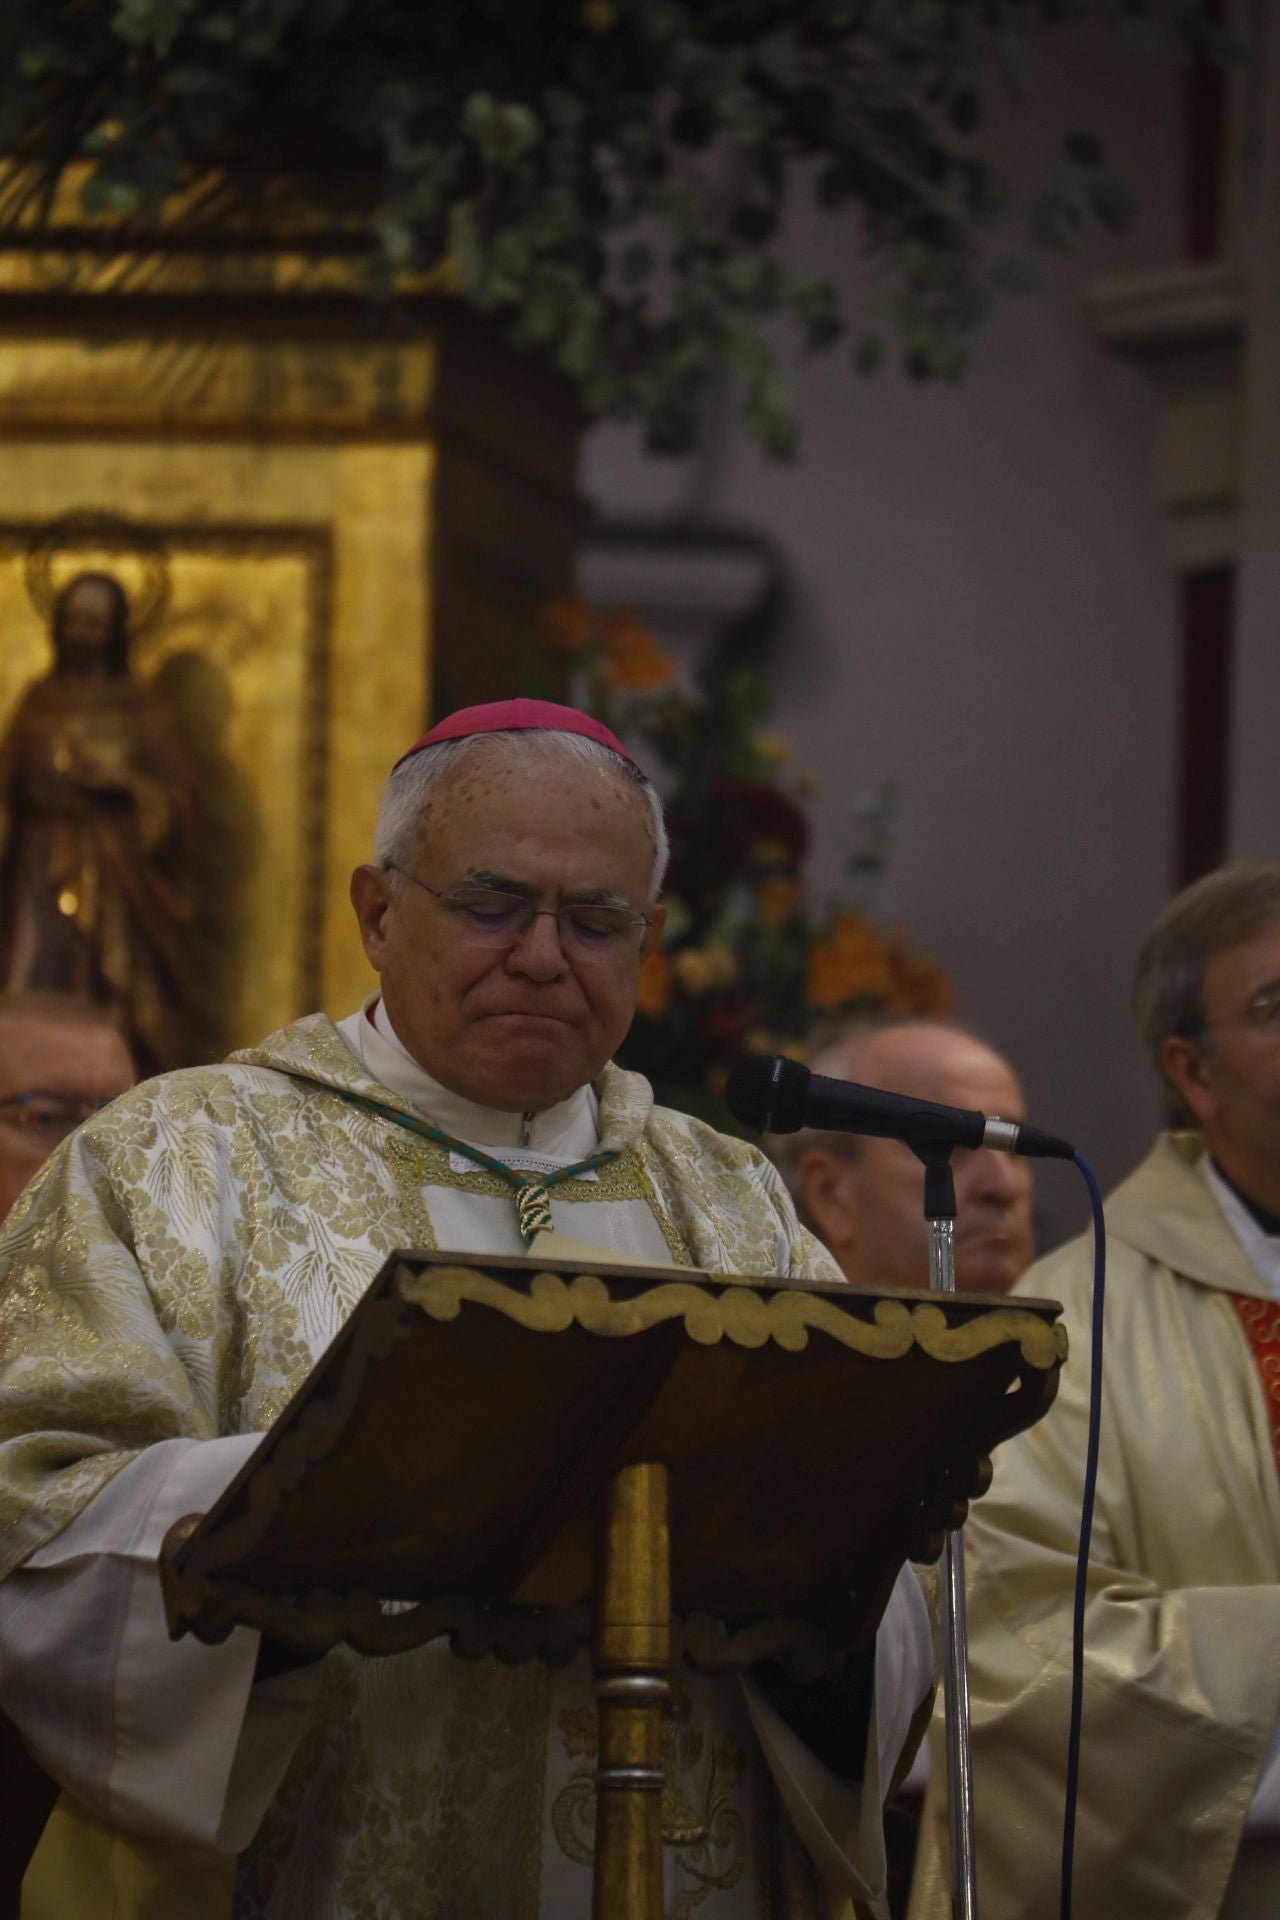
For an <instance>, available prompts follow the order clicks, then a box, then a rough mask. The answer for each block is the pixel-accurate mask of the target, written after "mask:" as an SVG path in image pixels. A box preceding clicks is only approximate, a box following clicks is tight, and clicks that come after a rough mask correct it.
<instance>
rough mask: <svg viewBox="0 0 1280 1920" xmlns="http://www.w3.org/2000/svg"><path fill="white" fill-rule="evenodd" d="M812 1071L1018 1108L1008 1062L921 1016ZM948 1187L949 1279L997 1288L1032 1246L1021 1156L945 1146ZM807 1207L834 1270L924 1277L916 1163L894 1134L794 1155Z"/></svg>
mask: <svg viewBox="0 0 1280 1920" xmlns="http://www.w3.org/2000/svg"><path fill="white" fill-rule="evenodd" d="M818 1070H819V1071H820V1072H823V1073H826V1074H830V1075H832V1076H833V1077H836V1078H843V1079H850V1080H859V1081H861V1082H862V1083H863V1084H864V1085H866V1086H876V1087H886V1088H888V1089H889V1090H890V1091H892V1092H895V1093H905V1094H909V1095H911V1096H912V1097H913V1098H915V1099H918V1100H936V1101H941V1102H942V1103H943V1104H944V1105H946V1106H951V1107H977V1108H978V1109H979V1110H980V1111H981V1112H983V1113H986V1114H999V1115H1000V1117H1001V1118H1002V1119H1005V1120H1021V1119H1023V1118H1024V1117H1025V1111H1026V1109H1025V1106H1024V1104H1023V1098H1022V1089H1021V1087H1020V1086H1019V1084H1018V1081H1017V1078H1016V1076H1015V1075H1014V1073H1013V1070H1012V1068H1011V1067H1010V1066H1009V1065H1008V1063H1007V1062H1006V1061H1004V1060H1002V1059H1001V1058H1000V1055H999V1054H997V1053H993V1052H992V1051H991V1049H990V1048H989V1047H985V1046H983V1045H982V1043H981V1042H980V1041H978V1040H974V1039H971V1038H970V1036H969V1035H967V1034H963V1033H954V1032H952V1031H951V1030H950V1029H948V1028H945V1027H934V1026H929V1025H927V1024H925V1023H921V1024H918V1025H917V1024H910V1025H903V1026H901V1027H889V1028H886V1029H885V1031H884V1032H883V1033H877V1034H872V1035H869V1036H868V1037H867V1038H866V1039H863V1040H861V1041H857V1042H854V1043H852V1045H851V1046H850V1048H848V1049H846V1051H845V1053H844V1055H843V1057H833V1056H828V1057H826V1058H825V1059H824V1060H822V1061H819V1062H818ZM951 1169H952V1173H953V1175H954V1178H955V1187H956V1285H957V1286H958V1287H959V1288H960V1289H961V1291H962V1292H965V1293H1004V1292H1006V1291H1007V1290H1008V1289H1009V1288H1010V1287H1011V1286H1012V1285H1013V1283H1014V1281H1015V1280H1016V1279H1017V1278H1018V1276H1019V1275H1020V1274H1021V1273H1022V1272H1024V1270H1025V1269H1026V1268H1027V1266H1028V1265H1029V1264H1030V1262H1031V1258H1032V1254H1033V1252H1034V1246H1033V1240H1032V1223H1031V1172H1030V1169H1029V1167H1028V1165H1027V1163H1026V1161H1025V1160H1021V1159H1019V1158H1017V1157H1016V1156H1015V1155H1013V1154H1004V1153H993V1152H992V1151H991V1150H990V1149H988V1148H982V1149H978V1150H975V1151H968V1150H966V1149H959V1150H957V1151H956V1152H955V1153H953V1154H952V1156H951ZM800 1184H801V1191H802V1194H803V1196H804V1200H805V1204H806V1206H807V1208H808V1211H809V1214H810V1217H811V1218H812V1219H813V1221H814V1222H815V1224H816V1226H817V1229H818V1232H819V1234H820V1236H821V1238H822V1239H823V1240H824V1241H825V1242H826V1244H827V1245H828V1247H830V1249H831V1251H832V1253H833V1254H834V1255H835V1257H836V1259H837V1260H838V1262H839V1263H840V1266H841V1267H842V1269H843V1271H844V1273H845V1275H846V1277H847V1278H848V1279H850V1280H853V1281H856V1282H857V1283H858V1284H859V1285H862V1286H871V1287H880V1286H883V1287H927V1286H928V1284H929V1237H928V1229H927V1228H926V1226H925V1221H924V1168H923V1167H922V1165H921V1163H920V1161H919V1160H917V1158H916V1156H915V1154H914V1153H912V1152H911V1150H910V1148H909V1147H905V1146H903V1145H902V1143H901V1142H900V1141H898V1140H876V1139H867V1140H859V1141H858V1142H857V1144H856V1146H855V1148H854V1156H853V1157H849V1156H847V1155H846V1154H843V1153H839V1152H836V1153H828V1152H826V1151H824V1150H819V1149H814V1150H813V1151H811V1152H810V1153H808V1154H806V1155H805V1156H804V1159H803V1160H802V1161H801V1163H800Z"/></svg>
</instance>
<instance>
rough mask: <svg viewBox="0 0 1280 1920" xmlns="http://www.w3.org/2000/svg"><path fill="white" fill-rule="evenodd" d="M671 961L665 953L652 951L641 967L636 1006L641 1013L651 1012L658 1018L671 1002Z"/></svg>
mask: <svg viewBox="0 0 1280 1920" xmlns="http://www.w3.org/2000/svg"><path fill="white" fill-rule="evenodd" d="M671 989H672V977H671V962H670V961H669V960H668V958H667V956H666V954H665V953H662V952H661V951H655V952H653V953H651V954H650V955H649V957H648V959H647V960H646V961H645V963H644V965H643V966H642V967H641V969H640V985H639V990H638V992H637V994H636V1007H637V1010H638V1011H639V1012H640V1013H648V1014H651V1015H652V1016H653V1017H654V1019H657V1018H658V1016H659V1015H660V1014H664V1013H665V1012H666V1010H667V1008H668V1007H669V1006H670V1004H671Z"/></svg>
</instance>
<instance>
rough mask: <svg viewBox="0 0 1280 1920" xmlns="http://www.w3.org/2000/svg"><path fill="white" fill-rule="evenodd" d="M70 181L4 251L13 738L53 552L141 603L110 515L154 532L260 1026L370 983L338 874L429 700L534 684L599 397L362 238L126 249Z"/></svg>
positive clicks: (239, 1010)
mask: <svg viewBox="0 0 1280 1920" xmlns="http://www.w3.org/2000/svg"><path fill="white" fill-rule="evenodd" d="M67 205H68V207H69V208H70V209H71V212H70V213H69V214H68V215H67V216H66V217H62V216H61V215H60V216H59V217H58V218H57V219H55V222H54V224H53V226H52V228H51V229H50V230H48V231H46V232H44V233H43V234H41V235H40V236H35V235H32V236H30V237H29V238H27V239H25V240H15V238H14V237H13V236H9V237H8V238H7V240H6V241H5V243H4V244H3V246H0V441H2V442H3V445H2V447H0V733H2V732H3V729H4V728H5V727H6V726H7V724H8V721H9V718H10V715H11V714H12V712H13V710H14V707H15V706H16V703H17V701H18V698H19V696H20V694H21V692H22V689H23V688H24V687H25V686H26V685H27V684H28V683H29V682H30V681H31V680H32V679H33V678H34V677H36V676H37V675H40V674H42V673H44V672H45V671H46V670H47V669H48V667H49V665H50V663H51V651H50V636H49V627H48V621H47V618H46V617H44V616H43V614H42V611H41V610H40V608H39V607H38V605H37V597H36V596H33V595H32V593H31V591H30V570H31V554H32V550H33V547H39V545H40V543H41V541H42V540H43V541H44V542H45V544H46V547H47V548H48V549H49V552H48V554H47V556H46V558H47V564H48V567H49V569H50V584H51V585H52V586H53V587H54V588H56V587H57V585H59V584H61V583H63V582H65V581H66V580H67V579H69V578H70V577H71V575H72V573H74V572H76V571H79V570H81V569H83V568H85V567H96V566H104V567H106V568H108V569H109V570H110V571H112V572H114V573H115V574H116V576H117V577H118V578H119V579H120V580H121V582H122V584H124V585H125V587H126V589H128V590H129V591H130V593H131V597H135V598H136V587H137V579H136V577H135V576H137V574H138V572H139V569H140V568H142V567H143V564H144V563H143V561H142V560H141V559H140V558H138V556H136V555H131V554H130V553H129V552H128V551H127V550H126V549H127V546H128V541H127V538H126V539H122V540H118V541H114V542H112V543H110V544H109V545H104V543H103V540H102V539H101V538H99V537H96V536H95V533H94V527H95V524H98V523H100V522H103V521H104V520H106V519H110V520H111V521H113V522H114V523H119V522H124V523H127V526H131V527H133V528H136V529H137V530H138V532H139V539H140V541H142V542H143V543H144V544H147V545H149V546H150V547H151V548H152V549H153V550H159V551H160V552H161V553H162V554H163V563H164V566H165V569H166V573H167V592H166V596H165V604H164V609H163V613H162V615H161V616H160V617H159V618H158V619H155V620H153V621H152V622H151V623H150V624H148V625H145V626H144V627H143V629H142V631H141V632H140V633H139V634H138V636H137V638H136V640H135V643H134V647H133V670H134V672H135V673H136V674H137V675H138V676H139V677H142V678H148V677H150V676H151V675H152V674H153V673H156V672H157V671H161V670H163V669H164V667H165V665H166V663H170V664H172V662H173V661H175V660H180V661H181V663H182V664H183V666H185V667H186V668H187V669H190V667H191V662H192V658H193V657H194V659H195V661H196V663H197V668H198V677H197V681H196V683H195V684H194V697H195V699H196V702H197V706H198V710H199V712H200V713H201V715H202V717H203V718H204V719H205V721H206V722H207V725H208V728H209V730H210V735H211V739H212V743H213V744H214V745H215V746H217V747H219V748H221V749H222V750H223V751H224V752H225V754H226V756H227V757H228V759H229V761H230V763H231V766H232V769H233V771H234V776H235V778H236V779H237V780H238V781H239V782H240V783H241V785H242V788H243V798H244V805H243V807H242V808H241V812H240V817H241V819H242V821H243V822H244V823H246V831H247V832H248V833H249V834H250V837H251V839H252V843H253V844H252V846H250V847H247V848H246V852H245V863H246V864H245V879H244V888H243V891H244V899H243V909H242V911H243V917H244V921H245V927H244V934H243V942H242V944H243V947H244V950H245V952H246V954H247V955H249V956H251V964H246V965H244V966H242V967H241V969H240V970H239V980H238V984H237V986H236V988H235V990H234V993H233V994H232V1004H231V1005H230V1006H229V1007H228V1009H227V1018H226V1023H225V1025H226V1032H227V1038H228V1041H229V1043H230V1044H233V1045H243V1044H246V1043H249V1042H251V1041H254V1040H256V1039H258V1038H260V1037H261V1036H262V1035H263V1034H265V1033H267V1032H269V1031H270V1030H271V1029H272V1028H273V1027H276V1026H279V1025H281V1024H282V1023H283V1022H284V1021H286V1020H288V1019H291V1018H292V1017H294V1016H295V1015H296V1014H298V1013H301V1012H304V1011H308V1010H311V1009H314V1008H323V1009H324V1010H325V1011H328V1012H331V1013H334V1014H335V1015H340V1014H342V1013H344V1012H347V1011H349V1010H350V1009H351V1008H352V1007H353V1006H354V1005H356V1004H357V1002H358V1001H359V999H360V997H361V996H362V995H363V994H364V993H365V992H366V991H367V990H368V988H369V986H370V984H371V978H372V977H371V976H370V975H369V974H368V972H367V969H366V967H365V963H364V961H363V958H362V956H361V955H360V952H359V948H358V943H357V942H356V940H355V938H354V934H353V929H352V926H351V922H350V908H349V906H348V905H347V898H346V895H347V879H348V875H349V873H350V870H351V868H352V867H353V866H354V865H355V864H356V863H357V862H358V861H360V860H362V859H365V858H367V857H368V846H369V838H370V832H371V828H372V824H373V816H374V811H375V806H376V800H377V795H378V792H379V789H380V787H381V783H382V781H383V779H384V778H385V776H386V773H387V771H388V769H389V767H390V766H391V764H392V762H393V760H394V759H395V757H396V755H397V754H398V753H399V752H401V751H402V750H403V748H404V746H405V745H406V744H407V742H408V741H410V740H411V739H412V738H413V737H414V735H415V733H416V732H418V731H420V730H421V726H422V725H423V724H425V722H426V719H427V717H428V716H429V715H430V714H431V713H432V712H437V713H438V712H441V711H447V710H448V709H449V708H450V707H452V706H455V705H458V704H462V703H464V702H466V701H468V700H473V699H475V700H479V699H487V698H493V697H497V696H499V695H501V694H503V693H505V692H508V691H509V690H510V689H511V687H512V686H513V685H514V684H516V683H517V682H518V680H519V678H520V670H521V664H522V659H525V660H527V655H528V652H529V650H530V649H531V648H533V647H534V646H536V644H537V642H536V633H537V614H538V609H539V606H540V605H541V604H542V603H543V602H544V601H545V600H546V599H547V598H548V597H550V596H552V595H554V594H556V593H558V592H562V591H564V590H565V588H566V586H567V585H568V583H569V581H570V579H571V568H572V558H573V548H574V542H575V538H576V535H577V531H578V527H579V524H580V521H581V504H580V501H579V498H578V495H577V493H576V490H575V469H576V450H577V433H578V424H579V423H578V418H577V414H576V409H575V406H574V403H573V401H572V399H571V398H570V397H569V395H568V393H567V391H566V390H565V389H563V388H561V387H560V386H559V385H558V384H557V383H556V382H555V381H554V380H552V379H551V378H550V377H549V376H546V375H544V374H542V373H540V372H539V371H538V370H536V369H534V368H533V367H531V366H529V365H527V364H523V363H521V362H519V361H517V360H516V359H514V358H513V356H511V355H510V354H509V353H508V352H507V351H506V350H505V349H504V348H503V347H502V346H501V345H500V344H499V343H497V342H496V341H495V340H494V339H493V338H492V337H489V336H487V335H486V333H485V332H484V330H483V329H482V328H481V326H480V325H479V324H478V323H476V322H475V321H473V320H472V319H470V317H469V316H468V315H467V314H466V313H464V312H463V311H462V309H461V308H460V306H459V304H458V303H456V302H454V301H452V300H450V299H449V298H448V297H447V294H440V293H434V292H432V291H431V290H429V289H428V290H426V291H424V292H417V293H414V294H413V295H411V296H407V297H405V298H404V299H403V300H402V301H401V302H400V304H399V305H398V307H397V308H396V310H395V311H394V313H393V314H392V315H390V316H389V317H387V316H382V317H380V316H379V315H378V313H377V312H376V310H375V309H374V308H372V307H371V305H370V303H369V301H368V299H367V297H366V296H365V295H364V293H363V291H362V289H361V287H360V284H359V280H358V275H357V273H356V271H355V269H354V267H353V265H352V260H351V250H350V246H349V244H348V243H347V242H345V241H343V240H342V237H341V236H338V238H337V240H335V238H334V236H333V235H332V234H325V233H321V234H318V235H317V234H314V233H312V234H303V235H300V234H299V233H298V232H293V233H290V234H289V235H288V237H287V238H281V237H280V234H279V232H277V233H275V234H267V235H262V234H244V233H241V234H239V235H238V236H235V237H234V239H233V240H229V239H228V236H227V235H225V234H219V233H218V232H217V231H216V230H214V231H211V232H209V233H204V234H202V233H200V232H199V231H198V232H197V234H196V235H195V237H190V236H188V237H187V238H185V239H182V238H178V239H175V238H173V237H172V236H169V235H167V236H166V237H165V244H164V247H163V248H160V247H158V246H154V245H152V246H148V245H141V244H139V245H137V246H134V247H133V248H131V249H129V250H124V249H123V248H122V247H121V246H120V244H119V242H118V239H116V240H114V241H113V238H112V235H111V233H110V231H109V230H104V229H103V228H101V227H96V226H94V225H92V224H75V221H76V216H75V213H74V202H72V201H71V200H70V199H68V202H67ZM75 516H84V518H83V519H82V520H80V521H77V520H76V518H75ZM51 523H62V533H61V537H59V532H58V528H57V526H53V529H52V532H51V531H50V529H51ZM77 529H78V530H77Z"/></svg>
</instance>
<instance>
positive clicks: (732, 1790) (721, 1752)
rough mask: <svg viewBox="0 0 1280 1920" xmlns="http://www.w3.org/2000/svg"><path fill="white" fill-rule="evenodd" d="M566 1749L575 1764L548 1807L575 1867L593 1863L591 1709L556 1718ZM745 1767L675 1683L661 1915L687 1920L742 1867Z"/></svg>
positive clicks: (665, 1763)
mask: <svg viewBox="0 0 1280 1920" xmlns="http://www.w3.org/2000/svg"><path fill="white" fill-rule="evenodd" d="M559 1732H560V1739H561V1743H562V1746H563V1748H564V1751H565V1753H566V1754H567V1755H568V1756H570V1758H571V1759H572V1760H573V1761H574V1762H575V1764H574V1766H573V1769H572V1773H571V1775H570V1778H569V1781H568V1783H567V1784H566V1785H565V1786H564V1787H563V1788H562V1789H561V1791H560V1793H559V1794H558V1795H557V1796H556V1799H555V1801H554V1803H553V1805H552V1809H551V1824H552V1830H553V1832H554V1834H555V1838H556V1842H557V1845H558V1846H559V1847H560V1849H561V1851H562V1852H563V1853H564V1854H565V1855H566V1857H567V1858H568V1859H570V1860H572V1861H574V1862H575V1863H576V1864H577V1865H579V1866H582V1867H590V1866H591V1865H592V1864H593V1862H594V1860H595V1817H596V1785H595V1766H596V1752H597V1740H596V1716H595V1712H594V1709H592V1708H585V1709H584V1708H578V1709H570V1710H568V1711H566V1712H563V1713H561V1714H560V1715H559ZM745 1770H746V1754H745V1751H744V1748H743V1745H742V1744H741V1743H740V1742H739V1741H738V1740H736V1739H735V1738H733V1737H732V1736H729V1737H727V1738H721V1739H716V1738H715V1737H714V1736H711V1737H708V1735H707V1733H706V1732H705V1730H704V1729H703V1728H702V1727H700V1726H698V1725H697V1724H695V1720H694V1715H693V1708H692V1702H691V1700H690V1697H689V1694H688V1692H687V1690H686V1689H685V1688H684V1687H683V1686H681V1685H680V1684H679V1682H678V1681H677V1683H676V1685H675V1687H674V1689H673V1695H672V1699H671V1700H670V1702H669V1703H668V1706H667V1709H666V1712H665V1714H664V1716H663V1726H662V1776H663V1778H662V1845H663V1855H664V1878H665V1881H666V1888H667V1897H666V1902H665V1916H666V1920H689V1916H690V1915H691V1914H692V1913H693V1912H694V1910H695V1909H696V1908H698V1907H700V1906H701V1905H702V1904H703V1902H704V1901H705V1900H706V1899H707V1898H708V1897H709V1896H710V1895H711V1894H712V1893H714V1892H716V1891H720V1892H728V1891H729V1890H730V1889H731V1888H733V1887H736V1886H737V1884H738V1882H739V1881H740V1880H741V1878H742V1876H743V1873H744V1872H745V1871H746V1866H747V1854H748V1846H747V1823H746V1821H745V1820H744V1818H743V1815H742V1812H741V1810H740V1809H739V1807H738V1806H737V1805H736V1804H735V1796H736V1793H737V1789H738V1786H739V1783H740V1782H741V1781H742V1779H743V1777H744V1773H745Z"/></svg>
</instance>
